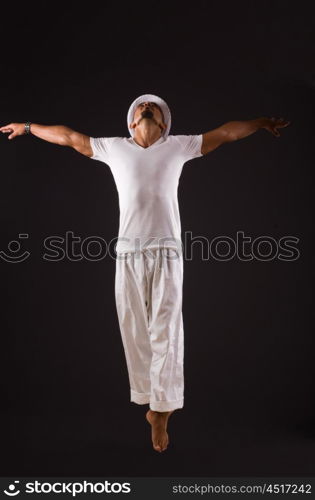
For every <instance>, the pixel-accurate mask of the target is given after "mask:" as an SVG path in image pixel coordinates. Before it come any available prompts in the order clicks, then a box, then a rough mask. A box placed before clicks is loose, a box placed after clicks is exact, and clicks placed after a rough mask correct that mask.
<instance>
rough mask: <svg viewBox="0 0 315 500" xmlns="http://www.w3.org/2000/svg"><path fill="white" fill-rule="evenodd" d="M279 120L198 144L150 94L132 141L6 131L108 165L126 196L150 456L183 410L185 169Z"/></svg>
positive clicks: (135, 340) (120, 279) (46, 130)
mask: <svg viewBox="0 0 315 500" xmlns="http://www.w3.org/2000/svg"><path fill="white" fill-rule="evenodd" d="M289 123H290V122H288V121H286V120H284V119H282V118H280V119H276V118H265V117H264V118H257V119H254V120H248V121H231V122H227V123H225V124H223V125H221V126H220V127H218V128H216V129H214V130H210V131H209V132H206V133H204V134H199V135H169V131H170V127H171V113H170V110H169V107H168V105H167V104H166V102H165V101H164V100H163V99H161V98H160V97H158V96H155V95H153V94H144V95H141V96H140V97H138V98H137V99H135V100H134V101H133V103H132V104H131V106H130V108H129V110H128V115H127V125H128V127H129V131H130V134H131V137H130V138H126V137H98V138H95V137H89V136H86V135H84V134H81V133H79V132H75V131H74V130H72V129H70V128H68V127H64V126H45V125H39V124H35V123H32V124H30V122H27V124H21V123H11V124H9V125H5V126H3V127H1V128H0V130H1V131H2V132H4V133H6V132H7V133H10V135H9V139H13V138H14V137H16V136H18V135H22V134H24V133H30V132H31V133H32V134H33V135H35V136H37V137H39V138H41V139H44V140H46V141H48V142H52V143H55V144H59V145H63V146H69V147H72V148H74V149H75V150H76V151H78V152H79V153H81V154H83V155H85V156H88V157H90V158H92V159H94V160H99V161H102V162H104V163H106V164H108V165H109V167H110V169H111V172H112V174H113V177H114V181H115V183H116V186H117V190H118V194H119V207H120V221H119V235H118V242H117V246H116V251H117V259H116V275H115V299H116V306H117V314H118V320H119V326H120V331H121V335H122V342H123V346H124V351H125V355H126V363H127V368H128V375H129V382H130V399H131V401H132V402H135V403H137V404H149V410H148V411H147V412H146V419H147V421H148V422H149V423H150V424H151V436H152V442H153V448H154V449H155V450H156V451H159V452H162V451H164V450H165V449H166V448H167V445H168V433H167V424H168V419H169V417H170V415H171V414H172V413H173V412H174V411H175V410H176V409H179V408H182V407H183V404H184V374H183V358H184V342H183V340H184V332H183V316H182V286H183V256H182V249H181V224H180V215H179V209H178V200H177V187H178V181H179V178H180V175H181V171H182V168H183V165H184V163H185V162H187V161H189V160H191V159H193V158H197V157H201V156H204V155H206V154H207V153H209V152H210V151H213V150H214V149H216V148H217V147H219V146H221V145H222V144H225V143H227V142H231V141H236V140H238V139H242V138H245V137H247V136H249V135H251V134H252V133H254V132H256V131H257V130H259V129H262V128H265V129H266V130H268V131H269V132H271V133H272V134H273V135H275V136H276V137H278V136H279V135H280V134H279V132H278V130H277V129H278V128H281V127H286V126H287V125H289Z"/></svg>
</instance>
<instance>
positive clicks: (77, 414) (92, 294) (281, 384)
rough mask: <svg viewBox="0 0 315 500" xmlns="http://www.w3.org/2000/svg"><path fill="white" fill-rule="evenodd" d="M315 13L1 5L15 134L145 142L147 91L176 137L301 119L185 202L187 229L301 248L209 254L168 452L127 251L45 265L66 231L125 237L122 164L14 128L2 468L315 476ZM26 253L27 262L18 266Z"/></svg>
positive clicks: (192, 173)
mask: <svg viewBox="0 0 315 500" xmlns="http://www.w3.org/2000/svg"><path fill="white" fill-rule="evenodd" d="M309 6H310V3H308V2H305V3H303V2H299V3H298V4H296V3H293V2H291V3H290V2H285V1H274V2H267V1H266V2H262V3H259V4H258V3H257V2H246V1H243V2H222V3H218V2H214V1H204V2H202V1H200V2H191V3H189V4H188V5H187V6H183V4H182V3H181V2H171V3H170V4H169V5H167V4H163V3H161V2H151V3H150V2H149V3H146V4H140V3H133V4H132V3H128V4H127V3H126V4H124V3H116V2H106V3H101V2H88V3H86V4H83V5H82V7H78V4H77V3H76V2H67V3H65V4H61V3H60V4H58V3H54V4H46V3H43V4H41V5H38V6H34V4H29V3H27V4H24V5H21V6H20V5H19V6H17V5H16V4H12V6H6V7H5V9H4V10H3V11H2V21H1V23H2V31H1V33H2V34H1V39H2V50H1V63H0V64H1V82H0V86H1V110H0V119H1V126H2V125H5V124H7V123H10V122H25V121H27V120H30V121H31V122H34V123H41V124H46V125H57V124H63V125H67V126H69V127H71V128H73V129H74V130H77V131H79V132H82V133H85V134H87V135H90V136H94V137H98V136H116V135H118V136H128V135H129V134H128V130H127V126H126V115H127V110H128V107H129V105H130V103H131V102H132V100H133V99H135V98H136V97H137V96H138V95H141V94H143V93H153V94H157V95H159V96H161V97H162V98H164V99H165V100H166V101H167V103H168V104H169V106H170V108H171V112H172V129H171V133H172V134H195V133H203V132H206V131H208V130H210V129H212V128H215V127H217V126H219V125H221V124H223V123H224V122H226V121H230V120H247V119H252V118H257V117H259V116H276V117H285V118H286V119H289V120H291V125H290V126H289V127H287V128H286V129H283V130H280V134H281V136H280V138H275V137H274V136H273V135H272V134H270V133H268V132H267V131H266V130H260V131H258V132H257V133H255V134H253V135H251V136H250V137H248V138H245V139H243V140H240V141H237V142H235V143H229V144H227V145H224V146H222V147H221V148H218V149H217V150H215V151H214V152H212V153H210V154H208V155H207V156H205V157H203V158H198V159H195V160H192V161H190V162H188V163H187V164H185V165H184V168H183V173H182V176H181V179H180V185H179V193H178V197H179V204H180V211H181V220H182V233H183V235H184V233H185V232H187V231H191V232H192V235H193V236H194V237H195V236H200V235H202V236H205V237H207V238H208V239H209V240H211V239H212V238H214V237H216V236H220V235H225V236H229V237H231V238H234V239H235V237H236V233H237V231H243V232H244V233H245V235H246V236H250V237H251V238H256V237H258V236H262V235H268V236H270V237H272V238H274V239H275V240H279V238H281V237H283V236H288V235H290V236H293V237H296V238H298V239H299V242H298V245H297V247H298V249H299V252H300V255H299V258H298V259H296V260H295V261H294V262H286V261H281V260H279V259H277V258H275V259H273V260H271V261H269V262H266V261H265V262H264V261H259V260H257V259H254V260H252V261H250V262H241V261H239V260H237V259H236V258H234V259H232V260H230V261H228V262H220V261H215V260H214V259H209V260H203V259H202V256H201V252H200V251H199V249H198V248H197V245H196V250H194V256H193V259H192V260H186V261H185V263H184V307H183V311H184V325H185V381H186V387H185V406H184V408H183V409H182V410H181V411H177V412H175V414H174V415H173V417H172V419H171V420H170V424H169V434H170V445H169V448H168V450H167V451H166V452H164V453H163V454H162V455H160V454H158V453H156V452H155V451H154V450H153V449H152V445H151V438H150V428H149V425H148V424H147V422H145V420H144V414H145V411H146V409H147V406H138V405H135V404H134V403H130V402H129V384H128V380H127V369H126V364H125V357H124V352H123V347H122V343H121V339H120V332H119V327H118V320H117V316H116V309H115V302H114V276H115V259H114V258H111V257H110V256H106V257H105V258H104V259H102V260H99V261H93V260H87V259H82V260H73V261H70V260H67V259H64V260H62V261H59V262H51V261H47V260H45V259H44V258H43V254H44V248H43V241H44V239H45V238H46V237H47V236H59V237H65V234H66V232H67V231H71V232H73V234H74V236H77V237H80V238H82V239H84V238H87V237H89V236H98V237H102V238H104V240H105V241H107V242H108V241H110V240H112V239H113V238H115V237H116V236H117V233H118V217H119V207H118V195H117V191H116V188H115V185H114V181H113V177H112V174H111V172H110V169H109V167H108V166H107V165H105V164H104V163H101V162H97V161H94V160H91V159H89V158H87V157H84V156H83V155H80V154H79V153H77V152H76V151H74V150H71V149H70V148H67V147H62V146H58V145H54V144H51V143H48V142H45V141H43V140H41V139H39V138H36V137H34V136H23V137H17V138H15V139H13V140H11V141H9V140H8V138H7V137H8V136H7V135H4V134H3V135H2V136H1V138H0V140H1V150H0V158H1V222H2V223H1V228H2V230H1V262H0V268H1V290H2V298H1V302H2V315H1V322H2V329H1V332H2V333H1V379H0V380H1V471H2V475H22V474H24V475H34V476H36V475H104V474H105V475H107V476H110V475H112V476H113V475H116V476H122V475H126V474H129V475H131V476H140V475H145V476H162V475H164V476H173V475H181V476H182V475H195V476H202V475H206V476H213V475H221V476H224V475H231V474H232V475H233V474H234V475H239V474H241V475H246V474H248V475H264V474H270V475H273V474H274V475H276V474H297V475H303V474H314V438H315V433H314V423H315V422H314V418H315V415H314V412H315V406H314V396H315V394H314V341H313V329H312V327H313V321H312V306H313V304H312V295H311V290H312V280H313V278H314V274H313V252H312V247H311V241H312V235H313V231H312V229H313V227H312V226H313V224H312V209H313V195H314V191H313V185H312V177H313V175H312V174H313V144H314V104H315V92H314V90H315V69H314V60H315V35H314V24H315V23H314V17H313V16H312V12H311V10H310V7H309ZM19 234H20V235H21V234H28V238H24V239H23V238H22V237H20V241H21V250H20V251H17V250H16V249H17V244H14V243H12V244H11V249H9V248H8V245H9V243H10V242H13V241H17V240H19ZM14 245H15V246H14ZM25 250H26V251H28V252H29V253H30V254H29V256H28V257H27V258H26V259H25V260H23V261H22V262H9V261H8V258H7V257H6V255H9V256H10V255H11V257H12V258H13V260H14V259H16V257H17V255H19V253H23V252H24V251H25ZM96 250H97V248H96V247H95V251H96ZM222 251H223V249H222ZM91 252H92V247H91Z"/></svg>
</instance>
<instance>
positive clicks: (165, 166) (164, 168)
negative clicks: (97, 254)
mask: <svg viewBox="0 0 315 500" xmlns="http://www.w3.org/2000/svg"><path fill="white" fill-rule="evenodd" d="M90 144H91V148H92V151H93V156H91V158H92V159H93V160H100V161H102V162H104V163H106V164H107V165H108V166H109V167H110V169H111V172H112V174H113V177H114V180H115V183H116V188H117V191H118V196H119V208H120V221H119V234H118V242H117V245H116V252H117V253H121V252H135V251H139V250H140V251H141V250H143V249H145V248H150V249H154V248H163V247H169V248H177V249H178V250H179V251H182V247H181V246H182V242H181V222H180V214H179V207H178V199H177V188H178V183H179V178H180V175H181V172H182V168H183V165H184V163H185V162H186V161H188V160H191V159H193V158H198V157H199V156H202V153H201V145H202V134H200V135H168V136H167V138H164V137H163V136H161V137H160V138H159V139H158V140H157V141H156V142H154V143H153V144H152V145H151V146H149V147H147V148H144V147H142V146H140V145H139V144H137V143H136V142H135V141H134V139H133V138H132V137H130V138H126V137H91V138H90Z"/></svg>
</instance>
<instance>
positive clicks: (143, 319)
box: [115, 252, 152, 404]
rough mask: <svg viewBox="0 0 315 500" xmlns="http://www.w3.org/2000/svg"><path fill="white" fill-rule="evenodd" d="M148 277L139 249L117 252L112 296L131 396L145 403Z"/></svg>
mask: <svg viewBox="0 0 315 500" xmlns="http://www.w3.org/2000/svg"><path fill="white" fill-rule="evenodd" d="M146 293H147V278H146V269H145V265H144V257H143V254H142V253H140V254H139V253H138V254H137V256H136V254H135V253H132V252H131V253H125V254H117V260H116V274H115V298H116V308H117V314H118V320H119V326H120V332H121V337H122V342H123V347H124V351H125V356H126V362H127V369H128V376H129V383H130V400H131V401H132V402H134V403H137V404H148V403H149V402H150V396H151V382H150V366H151V359H152V351H151V345H150V339H149V330H148V314H147V308H146Z"/></svg>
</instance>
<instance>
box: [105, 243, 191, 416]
mask: <svg viewBox="0 0 315 500" xmlns="http://www.w3.org/2000/svg"><path fill="white" fill-rule="evenodd" d="M182 287H183V256H182V253H181V252H178V250H173V249H171V248H164V249H162V248H160V249H155V250H144V251H143V252H139V254H137V253H135V252H130V253H125V254H120V255H118V257H117V260H116V275H115V296H116V306H117V313H118V319H119V325H120V331H121V336H122V341H123V346H124V350H125V355H126V361H127V368H128V374H129V382H130V400H131V401H132V402H134V403H137V404H148V403H149V405H150V409H151V410H155V411H161V412H163V411H171V410H175V409H177V408H182V407H183V404H184V373H183V358H184V330H183V315H182Z"/></svg>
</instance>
